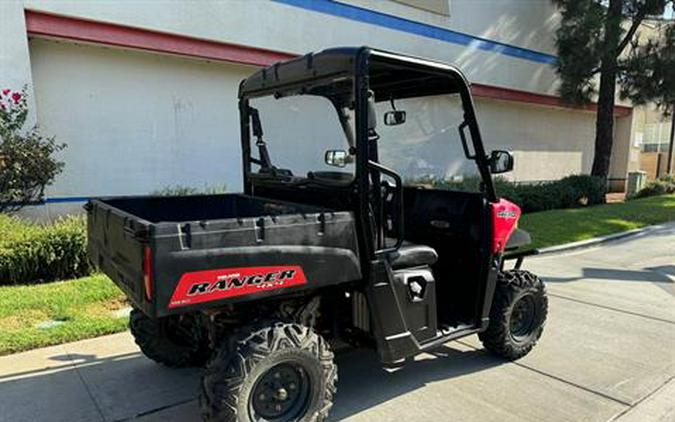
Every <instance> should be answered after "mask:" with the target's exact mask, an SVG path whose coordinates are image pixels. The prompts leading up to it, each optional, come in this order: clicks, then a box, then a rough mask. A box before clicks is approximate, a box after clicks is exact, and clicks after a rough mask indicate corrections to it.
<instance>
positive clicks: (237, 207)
mask: <svg viewBox="0 0 675 422" xmlns="http://www.w3.org/2000/svg"><path fill="white" fill-rule="evenodd" d="M87 209H88V226H89V227H88V229H89V230H88V235H89V252H90V257H92V259H94V260H95V261H96V263H97V264H98V265H99V267H100V268H101V269H102V271H104V272H105V273H106V274H107V275H108V276H109V277H111V278H112V279H113V281H115V283H116V284H117V285H118V286H120V287H121V288H122V289H123V290H124V291H125V292H126V293H127V295H128V296H129V297H130V299H131V300H132V302H133V303H134V304H135V305H136V306H137V307H139V308H141V309H143V310H144V311H145V312H146V313H147V314H149V315H153V316H162V315H166V314H171V313H180V312H184V311H187V310H195V309H200V308H205V307H212V306H222V305H223V304H225V303H230V302H241V301H247V300H252V299H265V298H268V297H269V298H273V297H276V296H279V295H286V294H295V293H301V292H303V291H304V290H309V289H316V288H318V287H322V286H325V285H327V284H335V283H341V282H347V281H354V280H357V279H359V278H360V277H361V270H360V265H359V260H358V247H357V240H356V239H357V238H356V229H355V224H354V217H353V214H352V213H350V212H333V211H331V210H327V209H323V208H318V207H314V206H309V205H304V204H296V203H288V202H282V201H276V200H272V199H267V198H260V197H253V196H248V195H243V194H224V195H198V196H174V197H125V198H107V199H97V200H93V201H91V202H90V203H89V205H88V207H87ZM148 263H149V264H148ZM336 268H339V269H340V274H339V275H337V276H336V274H335V269H336ZM223 280H229V281H227V282H225V283H223V282H222V281H223Z"/></svg>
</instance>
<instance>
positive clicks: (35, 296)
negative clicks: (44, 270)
mask: <svg viewBox="0 0 675 422" xmlns="http://www.w3.org/2000/svg"><path fill="white" fill-rule="evenodd" d="M127 306H128V305H127V303H126V301H125V296H124V294H123V293H122V292H121V291H120V290H119V289H118V288H117V287H115V285H114V284H113V283H112V282H111V281H110V280H109V279H108V278H107V277H106V276H104V275H93V276H90V277H84V278H80V279H77V280H71V281H63V282H55V283H48V284H38V285H33V286H5V287H0V355H6V354H9V353H15V352H19V351H22V350H28V349H34V348H37V347H42V346H48V345H51V344H59V343H66V342H69V341H75V340H80V339H83V338H89V337H96V336H100V335H104V334H110V333H114V332H118V331H124V330H125V329H126V327H127V323H128V318H127V317H126V316H123V317H117V316H115V315H114V314H113V313H114V312H115V311H116V310H119V309H122V308H125V307H127ZM52 321H58V322H56V323H52Z"/></svg>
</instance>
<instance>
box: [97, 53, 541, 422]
mask: <svg viewBox="0 0 675 422" xmlns="http://www.w3.org/2000/svg"><path fill="white" fill-rule="evenodd" d="M239 111H240V113H241V119H240V122H241V149H242V162H241V166H242V168H243V186H244V189H243V193H241V194H234V193H233V194H223V195H201V196H182V197H122V198H120V197H118V198H102V199H96V200H92V201H90V202H89V203H88V205H87V210H88V233H89V234H88V236H89V254H90V256H91V259H92V260H93V261H94V262H95V263H96V264H97V265H98V266H99V267H100V268H101V269H102V270H103V271H104V272H105V273H106V274H108V275H109V276H110V278H112V280H114V281H115V283H117V285H118V286H119V287H120V288H122V289H123V290H124V291H125V292H126V294H127V295H128V296H129V299H130V300H131V302H132V303H133V305H134V310H133V312H132V314H131V322H130V325H131V332H132V333H133V335H134V336H135V339H136V342H137V343H138V345H139V346H140V348H141V350H142V351H143V352H144V353H145V354H146V355H147V356H148V357H149V358H151V359H154V360H156V361H158V362H161V363H163V364H166V365H168V366H173V367H180V366H188V365H197V366H204V367H205V369H204V372H203V379H202V382H201V393H200V407H201V411H202V414H203V418H204V420H205V421H235V420H241V421H276V422H281V421H301V420H302V421H320V420H323V419H325V418H326V416H327V415H328V412H329V410H330V408H331V406H332V402H333V396H334V394H335V392H336V381H337V368H336V365H335V363H334V354H333V351H332V350H333V346H334V345H336V344H342V345H344V344H347V345H348V344H354V345H358V346H360V347H372V348H373V349H374V350H376V351H377V353H378V354H379V357H380V358H381V360H382V362H383V364H385V365H398V364H401V363H405V362H406V361H407V360H409V358H410V357H412V356H414V355H416V354H418V353H421V352H424V351H429V350H432V349H434V348H437V347H439V346H440V345H442V344H443V343H446V342H448V341H449V340H453V339H457V338H460V337H464V336H468V335H472V334H478V336H479V337H480V339H481V340H482V342H483V344H484V345H485V348H486V349H488V350H489V351H491V352H494V353H495V354H497V355H500V356H503V357H504V358H506V359H517V358H520V357H521V356H523V355H525V354H526V353H528V352H529V351H530V350H531V349H532V347H533V346H534V344H535V343H536V342H537V340H538V339H539V337H540V335H541V333H542V329H543V325H544V321H545V319H546V313H547V298H546V294H545V290H544V285H543V283H542V281H541V280H540V279H539V278H537V277H536V276H535V275H533V274H531V273H530V272H527V271H524V270H521V269H520V264H521V263H522V260H523V257H524V256H525V255H527V254H529V253H532V252H531V251H530V252H528V251H526V249H527V248H524V246H525V245H527V244H528V243H529V241H530V238H529V235H527V233H525V232H523V231H520V230H518V229H517V222H518V218H519V217H520V209H519V208H518V207H517V206H516V205H514V204H512V203H510V202H508V201H507V200H504V199H500V198H499V197H498V196H497V193H496V192H495V188H494V185H493V181H492V179H491V174H495V173H502V172H506V171H509V170H511V169H512V168H513V157H512V156H511V154H510V153H509V152H507V151H500V150H497V151H492V152H491V153H490V154H489V155H488V154H487V153H486V152H485V150H484V147H483V142H482V140H481V134H480V131H479V127H478V123H477V121H476V116H475V111H474V106H473V102H472V97H471V93H470V87H469V84H468V83H467V81H466V79H465V77H464V76H463V75H462V73H461V72H460V71H459V70H458V69H457V68H455V67H453V66H450V65H447V64H443V63H438V62H434V61H430V60H424V59H420V58H415V57H408V56H404V55H400V54H394V53H390V52H385V51H380V50H376V49H371V48H366V47H361V48H335V49H328V50H325V51H321V52H318V53H314V54H307V55H305V56H303V57H299V58H296V59H293V60H289V61H287V62H283V63H277V64H275V65H273V66H271V67H268V68H265V69H261V70H258V71H256V72H255V73H254V74H252V75H251V76H250V77H249V78H247V79H245V80H244V81H242V83H241V85H240V88H239ZM194 165H199V163H186V166H194ZM214 171H215V170H214ZM439 186H440V187H439ZM471 187H473V188H474V189H473V190H472V189H470V188H471ZM507 259H516V261H517V262H516V263H515V265H514V266H513V267H514V268H513V269H510V270H506V269H505V267H504V261H505V260H507ZM509 266H511V265H509Z"/></svg>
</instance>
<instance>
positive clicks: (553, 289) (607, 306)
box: [0, 224, 675, 422]
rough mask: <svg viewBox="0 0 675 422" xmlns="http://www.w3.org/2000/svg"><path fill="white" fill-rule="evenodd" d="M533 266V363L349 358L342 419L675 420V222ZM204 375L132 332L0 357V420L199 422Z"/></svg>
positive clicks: (462, 346)
mask: <svg viewBox="0 0 675 422" xmlns="http://www.w3.org/2000/svg"><path fill="white" fill-rule="evenodd" d="M525 267H526V268H527V269H530V270H532V271H534V272H536V273H538V274H540V275H542V276H543V277H544V279H545V280H546V282H547V286H548V291H549V295H550V313H549V320H548V324H547V326H546V329H545V332H544V335H543V337H542V339H541V341H540V343H539V345H538V346H537V347H536V348H535V350H534V351H533V352H532V353H531V354H530V355H528V356H527V357H525V358H524V359H522V360H520V361H518V362H515V363H505V362H503V361H500V360H498V359H496V358H493V357H492V356H490V355H488V354H486V353H485V352H484V351H483V350H482V348H481V346H480V343H479V342H478V340H477V338H475V337H470V338H468V339H466V340H462V341H460V342H452V343H448V344H447V345H445V346H444V347H443V348H441V349H440V350H438V351H437V352H436V353H434V354H426V355H422V356H419V357H418V358H417V359H416V360H415V362H414V363H412V364H409V365H407V366H405V367H404V368H402V369H399V370H396V371H387V370H384V369H382V368H381V366H380V365H379V363H378V361H377V358H376V356H375V354H374V353H372V352H370V351H366V350H351V351H347V352H344V353H341V354H340V355H339V357H338V365H339V368H340V375H339V376H340V379H339V383H338V390H339V392H338V396H337V400H336V403H335V407H334V408H333V412H332V417H331V420H336V421H337V420H345V421H403V420H409V421H445V420H457V421H516V420H517V421H542V420H546V421H581V420H583V421H607V420H618V421H621V422H626V421H657V420H662V421H672V420H675V402H674V401H673V400H672V397H675V379H674V378H675V287H674V286H675V284H674V283H675V224H668V225H664V226H660V227H658V228H654V229H652V230H649V231H647V232H644V233H641V234H639V235H637V236H633V237H630V238H627V239H624V240H620V241H616V242H613V243H611V244H607V245H605V246H602V247H597V248H593V249H586V250H581V251H576V252H568V253H563V254H556V255H546V256H540V257H537V258H532V259H529V261H528V260H526V262H525ZM198 379H199V370H170V369H166V368H163V367H162V366H159V365H156V364H154V363H153V362H151V361H149V360H148V359H146V358H145V357H143V356H142V355H141V354H140V352H139V351H138V349H137V348H136V346H135V345H134V343H133V340H132V338H131V336H130V335H129V334H128V333H122V334H117V335H112V336H107V337H100V338H97V339H92V340H85V341H80V342H77V343H71V344H66V345H62V346H54V347H49V348H45V349H39V350H34V351H30V352H26V353H21V354H16V355H12V356H6V357H2V358H0V420H2V421H8V422H9V421H11V422H20V421H30V422H36V421H68V422H76V421H127V420H138V421H145V422H148V421H162V422H172V421H191V420H195V421H196V420H199V413H198V408H197V402H196V399H195V396H196V394H195V392H196V387H197V383H198Z"/></svg>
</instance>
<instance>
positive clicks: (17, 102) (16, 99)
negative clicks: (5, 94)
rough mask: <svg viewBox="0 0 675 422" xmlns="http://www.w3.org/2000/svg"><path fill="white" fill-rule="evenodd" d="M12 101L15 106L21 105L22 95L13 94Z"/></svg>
mask: <svg viewBox="0 0 675 422" xmlns="http://www.w3.org/2000/svg"><path fill="white" fill-rule="evenodd" d="M12 99H13V100H14V104H19V101H20V100H21V94H20V93H18V92H15V93H14V94H12Z"/></svg>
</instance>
